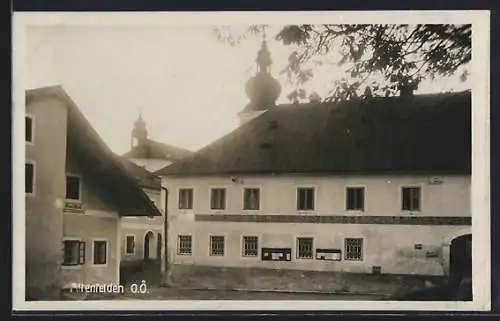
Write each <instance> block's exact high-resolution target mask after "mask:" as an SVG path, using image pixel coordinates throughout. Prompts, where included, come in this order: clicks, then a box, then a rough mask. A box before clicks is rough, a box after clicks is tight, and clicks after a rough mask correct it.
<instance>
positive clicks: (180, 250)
mask: <svg viewBox="0 0 500 321" xmlns="http://www.w3.org/2000/svg"><path fill="white" fill-rule="evenodd" d="M177 254H179V255H191V254H193V241H192V237H191V235H179V238H178V240H177Z"/></svg>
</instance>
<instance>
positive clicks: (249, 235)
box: [240, 233, 262, 259]
mask: <svg viewBox="0 0 500 321" xmlns="http://www.w3.org/2000/svg"><path fill="white" fill-rule="evenodd" d="M245 237H256V238H257V255H245ZM261 239H262V237H261V235H257V234H255V233H248V234H244V235H242V236H241V238H240V249H241V257H242V258H244V259H258V258H260V256H261V251H260V246H259V245H260V242H261Z"/></svg>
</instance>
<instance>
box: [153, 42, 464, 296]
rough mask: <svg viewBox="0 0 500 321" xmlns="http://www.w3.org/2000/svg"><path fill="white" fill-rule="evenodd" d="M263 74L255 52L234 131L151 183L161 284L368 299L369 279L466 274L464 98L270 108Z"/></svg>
mask: <svg viewBox="0 0 500 321" xmlns="http://www.w3.org/2000/svg"><path fill="white" fill-rule="evenodd" d="M270 64H271V60H270V55H269V53H268V51H267V47H266V46H265V44H264V45H263V48H262V49H261V52H259V55H258V59H257V65H258V68H257V70H258V71H257V75H256V76H255V77H254V78H252V79H251V80H250V81H249V83H248V84H247V94H248V96H249V98H250V103H249V104H248V105H247V106H246V107H245V108H244V110H243V111H242V112H241V113H240V115H239V116H240V119H241V122H242V124H241V126H240V127H239V128H237V129H235V130H234V131H232V132H231V133H229V134H227V135H225V136H224V137H222V138H220V139H218V140H217V141H215V142H213V143H211V144H209V145H208V146H206V147H204V148H202V149H200V150H199V151H197V152H196V153H194V154H192V155H189V156H187V157H185V158H183V159H181V160H179V161H177V162H176V163H174V164H172V165H170V166H168V167H165V168H163V169H161V170H159V171H157V172H156V173H157V174H158V175H161V176H162V185H163V186H166V187H167V188H168V194H169V195H170V196H169V202H168V204H167V208H166V211H167V212H168V218H167V219H168V223H167V226H168V232H167V235H168V244H169V248H168V253H167V258H168V261H169V274H168V275H169V277H170V282H171V283H172V284H176V283H180V284H184V285H187V284H188V283H189V280H190V279H192V278H190V276H192V277H193V279H196V282H197V283H198V284H197V286H198V287H200V286H202V285H201V284H203V282H204V280H203V278H201V277H198V276H201V275H209V277H207V279H206V280H205V281H206V282H207V283H206V285H207V286H220V287H225V288H247V289H264V290H270V289H274V290H276V289H278V290H308V291H327V292H336V291H345V288H346V287H347V288H349V287H357V289H358V290H359V291H361V292H363V291H368V292H369V291H370V289H369V288H368V284H370V282H371V281H369V280H373V279H367V278H366V276H367V275H371V274H384V275H388V276H391V275H393V276H394V275H398V276H400V277H401V279H398V280H409V279H411V278H416V276H418V277H419V278H420V279H418V280H423V279H425V280H426V281H428V282H431V281H432V282H435V281H436V280H446V279H449V280H451V281H450V282H454V283H453V284H456V282H459V281H460V279H462V278H464V277H466V276H467V275H470V266H471V257H470V255H471V254H470V240H471V199H470V195H471V158H472V157H471V153H472V149H471V135H472V133H471V93H470V92H468V91H466V92H458V93H443V94H431V95H414V96H404V97H403V96H401V97H380V98H376V97H373V98H367V99H364V100H362V99H359V100H351V101H348V102H343V103H325V102H320V101H317V100H314V101H312V102H310V103H305V104H291V105H279V106H277V105H276V104H275V101H276V99H277V98H278V96H279V94H280V90H281V89H280V87H279V85H277V82H276V81H275V80H274V78H273V77H272V75H271V72H270ZM467 244H469V245H467ZM217 271H218V272H217ZM273 271H274V272H273ZM273 273H274V274H273ZM346 274H349V275H352V274H354V275H358V278H359V279H360V280H365V281H363V282H362V284H355V283H349V284H346V283H345V282H344V281H345V280H347V279H349V278H348V277H347V276H345V277H344V276H343V275H346ZM217 275H220V276H221V279H220V280H219V279H218V278H217ZM222 278H223V279H222ZM350 280H353V278H350ZM387 280H390V279H389V278H388V279H387ZM411 280H413V281H411V282H416V281H415V280H416V279H411ZM408 282H410V281H408ZM389 283H391V282H389V281H387V288H386V289H385V290H384V291H389V292H391V293H393V292H394V291H399V290H402V289H401V288H399V287H404V286H406V285H405V284H403V283H401V282H399V283H398V284H399V285H395V287H392V288H391V286H390V285H389ZM214 284H215V285H214ZM413 284H414V285H415V286H416V287H418V284H417V283H413ZM423 284H424V283H422V284H421V286H424V285H423ZM425 284H427V282H426V283H425Z"/></svg>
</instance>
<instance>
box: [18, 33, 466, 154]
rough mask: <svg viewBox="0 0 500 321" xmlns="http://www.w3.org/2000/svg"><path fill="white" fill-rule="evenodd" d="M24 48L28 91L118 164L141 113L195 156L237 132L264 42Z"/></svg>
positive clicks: (110, 39) (48, 41) (334, 72)
mask: <svg viewBox="0 0 500 321" xmlns="http://www.w3.org/2000/svg"><path fill="white" fill-rule="evenodd" d="M277 28H278V27H277V26H276V27H271V29H270V30H269V31H268V34H269V35H271V36H267V42H268V47H269V49H270V51H271V54H272V58H273V62H274V65H273V75H274V76H275V78H277V79H278V80H279V81H280V83H281V85H282V87H283V89H282V93H281V96H280V98H279V99H278V101H277V103H287V102H288V101H287V99H286V94H287V92H289V91H290V90H291V87H289V86H288V85H287V83H286V79H285V78H284V76H279V75H278V72H279V71H280V70H282V69H283V68H284V67H285V66H286V64H287V62H288V56H289V54H290V53H291V52H292V51H293V48H291V47H285V46H283V45H282V44H281V43H279V42H276V41H274V40H273V39H272V35H273V30H277ZM237 31H238V30H237V29H236V32H237ZM26 41H27V43H26V49H27V58H26V59H27V61H26V65H27V68H28V70H29V73H28V77H27V79H26V80H27V88H26V89H32V88H38V87H44V86H52V85H62V86H63V88H64V89H65V90H66V91H67V92H68V94H69V95H70V97H72V99H73V100H74V101H75V103H76V104H77V106H78V107H79V108H80V110H81V111H82V113H83V114H84V115H85V116H86V118H87V119H88V120H89V121H90V123H91V124H92V126H93V127H94V128H95V129H96V130H97V132H98V133H99V135H100V136H101V138H102V139H103V140H104V141H105V142H106V143H107V144H108V146H109V147H110V148H111V150H113V151H114V152H115V153H118V154H123V153H125V152H126V151H128V150H129V149H130V142H131V138H130V136H131V131H132V127H133V123H134V121H135V120H136V119H137V117H138V115H139V113H142V117H143V119H144V120H145V121H146V124H147V129H148V133H149V138H150V139H153V140H155V141H159V142H163V143H166V144H171V145H175V146H178V147H182V148H186V149H189V150H193V151H195V150H198V149H200V148H201V147H203V146H205V145H207V144H209V143H210V142H212V141H214V140H216V139H218V138H219V137H221V136H223V135H225V134H227V133H228V132H230V131H232V130H233V129H235V128H236V127H237V126H238V125H239V121H238V118H237V113H238V112H239V111H241V110H242V109H243V108H244V106H245V105H246V104H247V103H248V97H247V96H246V94H245V83H246V81H247V80H248V79H249V78H251V77H252V76H253V75H254V74H255V62H254V61H255V58H256V54H257V51H258V50H259V48H260V43H261V41H262V37H261V36H256V37H251V38H249V39H247V40H245V41H243V42H242V43H241V44H239V45H237V46H229V45H228V44H226V43H223V42H221V41H218V40H217V38H216V36H215V33H214V32H213V29H212V26H210V25H206V26H205V25H193V26H185V25H184V26H175V25H166V26H163V25H160V26H143V25H141V26H137V25H136V26H75V25H69V26H36V27H35V26H30V27H28V29H27V38H26ZM336 68H337V69H336ZM341 76H342V72H341V70H340V69H338V67H335V66H334V67H330V68H329V69H321V70H316V72H315V78H314V79H313V80H312V81H310V82H309V83H308V84H307V85H306V89H308V90H313V91H316V92H317V93H318V94H319V95H320V96H324V95H325V94H326V92H327V90H328V83H329V82H330V81H332V80H333V79H335V77H338V78H340V77H341ZM468 85H469V84H467V83H460V82H458V80H457V77H455V78H450V79H442V80H439V81H435V82H425V83H423V84H422V85H421V86H420V88H419V92H422V93H424V92H437V91H448V90H463V89H466V88H468V87H467V86H468Z"/></svg>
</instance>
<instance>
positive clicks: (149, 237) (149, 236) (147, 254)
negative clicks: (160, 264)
mask: <svg viewBox="0 0 500 321" xmlns="http://www.w3.org/2000/svg"><path fill="white" fill-rule="evenodd" d="M153 239H154V234H153V232H151V231H148V232H147V233H146V235H145V236H144V260H149V259H151V248H152V245H153V244H154V243H153Z"/></svg>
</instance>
